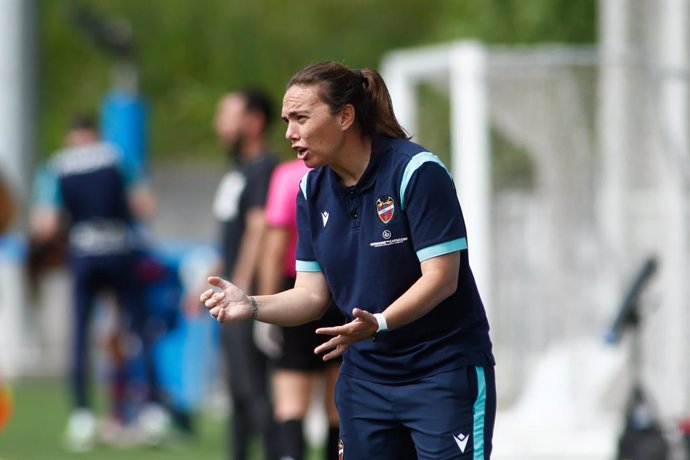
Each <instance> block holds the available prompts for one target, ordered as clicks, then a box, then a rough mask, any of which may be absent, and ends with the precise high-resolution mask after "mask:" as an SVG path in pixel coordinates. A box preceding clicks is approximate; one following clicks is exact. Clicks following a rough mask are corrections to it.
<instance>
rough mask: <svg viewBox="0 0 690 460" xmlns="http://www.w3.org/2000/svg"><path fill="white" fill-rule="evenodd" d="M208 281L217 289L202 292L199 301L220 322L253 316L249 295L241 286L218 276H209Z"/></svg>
mask: <svg viewBox="0 0 690 460" xmlns="http://www.w3.org/2000/svg"><path fill="white" fill-rule="evenodd" d="M208 283H209V284H210V285H211V286H214V287H215V288H216V289H213V288H212V289H207V290H206V291H204V292H202V293H201V295H200V296H199V301H201V303H202V304H204V306H205V307H206V308H207V309H208V311H209V313H210V314H211V316H212V317H214V318H215V319H216V320H218V322H219V323H224V322H235V321H241V320H244V319H249V318H251V316H252V308H251V303H250V301H249V297H247V295H246V294H245V293H244V292H243V291H242V290H241V289H240V288H238V287H237V286H235V285H234V284H232V283H231V282H229V281H226V280H224V279H222V278H220V277H218V276H209V278H208Z"/></svg>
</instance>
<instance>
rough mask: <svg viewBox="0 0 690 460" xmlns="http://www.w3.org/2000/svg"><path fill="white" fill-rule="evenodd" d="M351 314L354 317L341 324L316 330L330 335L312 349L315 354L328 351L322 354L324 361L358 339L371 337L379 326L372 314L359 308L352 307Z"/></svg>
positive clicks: (335, 355) (339, 353)
mask: <svg viewBox="0 0 690 460" xmlns="http://www.w3.org/2000/svg"><path fill="white" fill-rule="evenodd" d="M352 316H353V317H354V319H353V320H352V321H350V322H349V323H347V324H343V325H342V326H332V327H320V328H318V329H317V330H316V333H317V334H323V335H332V336H333V338H331V339H330V340H329V341H328V342H325V343H322V344H321V345H319V346H318V347H316V348H315V349H314V353H315V354H319V353H323V352H326V351H328V350H330V352H328V353H326V354H325V355H324V356H323V360H324V361H328V360H331V359H333V358H337V357H338V356H340V355H342V354H343V353H345V350H347V348H348V347H349V346H350V345H351V344H353V343H355V342H359V341H360V340H364V339H369V338H371V337H372V336H373V335H374V333H375V332H376V331H377V330H378V328H379V323H378V321H376V318H374V315H373V314H371V313H369V312H368V311H365V310H362V309H361V308H353V309H352Z"/></svg>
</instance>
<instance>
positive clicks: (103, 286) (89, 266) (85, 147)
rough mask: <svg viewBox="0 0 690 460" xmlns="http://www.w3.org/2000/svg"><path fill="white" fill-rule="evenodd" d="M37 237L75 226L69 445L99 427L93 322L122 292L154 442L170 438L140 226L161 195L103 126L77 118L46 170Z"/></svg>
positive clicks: (87, 444)
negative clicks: (140, 271)
mask: <svg viewBox="0 0 690 460" xmlns="http://www.w3.org/2000/svg"><path fill="white" fill-rule="evenodd" d="M35 185H36V187H35V189H36V190H35V193H36V197H35V208H34V210H33V212H32V216H31V232H32V237H33V238H34V239H35V240H36V241H38V242H42V241H50V240H51V239H52V238H54V237H55V235H56V234H58V233H59V231H60V229H61V227H64V228H67V235H68V253H69V268H70V272H71V275H72V278H73V304H74V312H73V313H74V319H73V328H74V330H73V334H72V339H73V343H72V350H71V357H72V363H71V370H70V383H71V392H72V398H73V401H72V404H73V411H72V413H71V415H70V417H69V421H68V424H67V431H66V442H67V445H68V447H69V448H71V449H73V450H78V451H80V450H87V449H89V448H91V446H92V445H93V443H94V441H95V438H96V434H97V423H96V418H95V416H94V413H93V411H92V404H91V401H90V398H89V388H88V387H89V384H88V383H89V378H88V374H89V373H88V369H87V367H88V361H89V359H88V357H89V354H90V353H89V352H90V350H89V347H90V344H91V342H90V340H89V332H90V322H91V318H92V315H93V312H94V307H95V303H96V300H97V296H98V294H100V293H101V292H103V291H105V290H108V291H112V292H113V293H114V294H115V298H116V300H117V304H118V306H119V307H120V310H121V311H120V313H121V318H122V319H123V320H124V321H125V322H126V323H127V328H128V329H131V331H133V333H134V335H135V337H137V339H138V340H139V343H140V346H141V349H142V350H143V354H144V356H145V362H146V379H147V391H148V395H147V401H148V402H149V404H147V405H146V406H145V407H143V408H142V410H141V411H140V413H139V418H140V420H142V421H145V424H144V425H143V426H142V428H143V429H146V430H148V432H149V434H150V435H151V436H157V435H158V434H160V433H162V431H163V430H164V428H165V426H166V424H167V418H166V417H167V414H166V413H165V412H164V411H163V409H162V408H161V407H160V406H159V404H158V403H159V394H158V382H157V376H156V369H155V365H154V361H153V355H152V350H151V342H150V340H149V338H147V334H146V333H145V325H146V316H147V315H146V309H145V305H144V304H143V302H142V294H143V286H142V284H141V280H140V279H139V278H138V277H137V276H136V273H135V263H136V257H137V251H138V249H139V247H140V244H141V237H140V234H139V231H138V229H137V225H136V223H137V221H138V220H140V219H145V218H147V217H149V216H150V215H151V214H152V212H153V210H154V206H155V202H154V200H153V196H152V194H151V192H150V190H149V188H148V186H147V184H146V182H145V181H144V178H143V175H142V174H141V172H140V171H139V170H138V169H137V167H136V166H134V165H132V164H128V163H126V162H125V160H124V159H123V157H122V155H121V152H120V151H119V150H118V149H117V148H116V147H115V146H114V145H112V144H109V143H105V142H102V141H101V140H100V139H99V133H98V130H97V128H96V123H95V120H94V119H93V118H92V117H90V116H79V117H77V118H76V119H75V120H74V122H73V124H72V126H71V128H70V130H69V131H68V133H67V136H66V139H65V148H64V149H62V150H59V151H57V152H55V154H54V155H53V156H52V157H51V158H50V160H49V161H48V162H47V164H46V165H45V166H44V167H43V168H41V169H40V170H39V173H38V175H37V178H36V184H35Z"/></svg>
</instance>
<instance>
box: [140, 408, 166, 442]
mask: <svg viewBox="0 0 690 460" xmlns="http://www.w3.org/2000/svg"><path fill="white" fill-rule="evenodd" d="M137 422H138V423H137V424H138V426H139V430H140V434H141V436H142V438H143V441H144V442H145V443H147V444H150V445H155V444H158V443H160V442H161V441H162V440H163V438H164V437H165V436H166V434H167V433H168V430H169V429H170V424H171V422H170V415H169V414H168V412H167V411H166V410H165V409H163V408H162V407H161V406H159V405H158V404H147V405H146V406H144V407H143V408H142V409H141V412H139V417H138V420H137Z"/></svg>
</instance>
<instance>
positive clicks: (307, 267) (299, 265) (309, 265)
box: [295, 260, 321, 272]
mask: <svg viewBox="0 0 690 460" xmlns="http://www.w3.org/2000/svg"><path fill="white" fill-rule="evenodd" d="M295 269H296V270H297V271H298V272H320V271H321V266H320V265H319V263H318V262H317V261H315V260H297V261H295Z"/></svg>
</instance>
